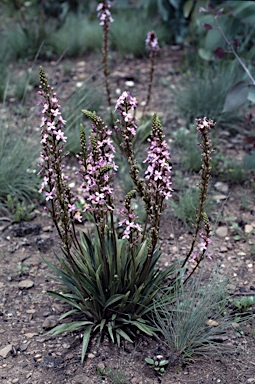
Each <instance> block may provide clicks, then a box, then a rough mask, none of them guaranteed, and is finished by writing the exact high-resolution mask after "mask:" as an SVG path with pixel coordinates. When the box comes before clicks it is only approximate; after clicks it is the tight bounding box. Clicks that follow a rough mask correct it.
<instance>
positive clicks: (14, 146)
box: [0, 119, 38, 207]
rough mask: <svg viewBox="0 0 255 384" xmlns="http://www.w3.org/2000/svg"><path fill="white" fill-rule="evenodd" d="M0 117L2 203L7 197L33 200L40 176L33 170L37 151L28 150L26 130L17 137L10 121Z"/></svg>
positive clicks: (0, 185) (0, 194)
mask: <svg viewBox="0 0 255 384" xmlns="http://www.w3.org/2000/svg"><path fill="white" fill-rule="evenodd" d="M5 124H6V123H4V122H3V121H2V120H1V119H0V132H1V139H0V165H1V167H0V205H1V206H2V207H4V206H6V203H7V197H8V196H10V197H9V198H11V199H13V200H14V201H19V202H22V201H31V200H32V199H33V198H35V196H36V195H37V191H38V178H37V175H36V171H33V167H34V165H35V164H34V162H35V160H36V156H37V151H36V150H34V151H29V153H28V151H27V143H26V140H25V139H24V132H23V133H21V134H20V136H19V137H18V138H17V136H16V135H15V136H14V135H11V134H10V129H11V128H10V126H9V123H7V125H5Z"/></svg>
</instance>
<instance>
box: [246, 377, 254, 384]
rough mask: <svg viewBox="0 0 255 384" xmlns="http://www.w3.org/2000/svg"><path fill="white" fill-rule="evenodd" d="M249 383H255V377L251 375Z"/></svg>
mask: <svg viewBox="0 0 255 384" xmlns="http://www.w3.org/2000/svg"><path fill="white" fill-rule="evenodd" d="M247 383H255V377H250V378H249V379H248V380H247Z"/></svg>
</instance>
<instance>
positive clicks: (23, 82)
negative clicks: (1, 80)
mask: <svg viewBox="0 0 255 384" xmlns="http://www.w3.org/2000/svg"><path fill="white" fill-rule="evenodd" d="M36 84H38V78H37V76H36V75H35V72H32V70H31V69H29V70H28V71H26V72H25V73H23V74H21V75H19V76H17V77H16V78H15V85H14V86H15V88H14V95H15V96H16V97H17V98H18V100H21V101H24V100H25V99H26V96H27V93H28V91H29V87H31V86H32V87H33V86H35V85H36Z"/></svg>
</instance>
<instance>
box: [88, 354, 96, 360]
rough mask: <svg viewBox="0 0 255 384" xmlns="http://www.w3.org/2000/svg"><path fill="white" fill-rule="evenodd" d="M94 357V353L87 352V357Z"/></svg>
mask: <svg viewBox="0 0 255 384" xmlns="http://www.w3.org/2000/svg"><path fill="white" fill-rule="evenodd" d="M95 357H96V355H94V353H88V359H94V358H95Z"/></svg>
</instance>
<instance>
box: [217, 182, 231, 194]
mask: <svg viewBox="0 0 255 384" xmlns="http://www.w3.org/2000/svg"><path fill="white" fill-rule="evenodd" d="M214 188H215V189H217V191H219V192H222V193H228V185H227V184H226V183H222V182H221V181H218V182H217V183H216V184H215V186H214Z"/></svg>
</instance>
